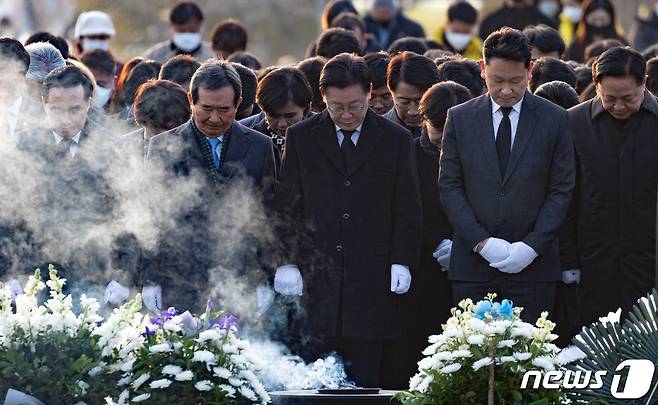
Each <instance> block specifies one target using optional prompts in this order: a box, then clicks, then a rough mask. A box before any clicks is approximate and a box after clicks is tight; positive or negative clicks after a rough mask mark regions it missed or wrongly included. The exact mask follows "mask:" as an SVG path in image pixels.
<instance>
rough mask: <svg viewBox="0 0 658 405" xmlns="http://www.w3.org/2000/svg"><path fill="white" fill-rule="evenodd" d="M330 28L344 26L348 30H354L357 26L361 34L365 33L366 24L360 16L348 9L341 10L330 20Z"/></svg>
mask: <svg viewBox="0 0 658 405" xmlns="http://www.w3.org/2000/svg"><path fill="white" fill-rule="evenodd" d="M331 28H345V29H346V30H348V31H354V30H355V29H356V28H358V29H359V30H361V33H362V34H365V33H366V24H365V23H364V22H363V20H362V19H361V17H359V16H358V14H356V13H351V12H349V11H345V12H342V13H340V14H338V15H337V16H336V17H335V18H334V19H333V20H331Z"/></svg>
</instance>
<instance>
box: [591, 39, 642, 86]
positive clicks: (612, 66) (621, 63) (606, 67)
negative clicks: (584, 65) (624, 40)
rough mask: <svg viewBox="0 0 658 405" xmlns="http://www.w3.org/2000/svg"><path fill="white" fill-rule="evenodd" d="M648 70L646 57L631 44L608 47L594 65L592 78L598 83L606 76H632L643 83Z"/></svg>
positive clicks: (637, 81) (639, 83) (638, 82)
mask: <svg viewBox="0 0 658 405" xmlns="http://www.w3.org/2000/svg"><path fill="white" fill-rule="evenodd" d="M646 72H647V68H646V61H645V60H644V57H643V56H642V54H641V53H639V52H638V51H636V50H635V49H633V48H631V47H630V46H625V47H617V48H612V49H608V50H607V51H605V52H603V54H601V56H599V57H598V58H596V61H595V62H594V65H592V78H593V79H594V83H597V84H598V83H601V80H603V78H604V77H606V76H611V77H624V76H632V77H633V78H635V82H636V83H637V84H638V85H641V84H643V83H644V81H645V78H646Z"/></svg>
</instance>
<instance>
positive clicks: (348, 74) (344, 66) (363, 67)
mask: <svg viewBox="0 0 658 405" xmlns="http://www.w3.org/2000/svg"><path fill="white" fill-rule="evenodd" d="M354 84H358V85H359V86H361V88H362V89H363V90H364V91H365V92H366V93H368V92H370V71H369V70H368V64H367V63H366V61H365V59H363V57H361V56H358V55H354V54H349V53H341V54H340V55H337V56H334V57H333V58H331V59H330V60H329V61H328V62H327V64H326V65H324V67H323V68H322V72H321V73H320V92H321V93H322V94H326V93H327V89H328V88H329V87H338V88H339V89H344V88H345V87H349V86H352V85H354Z"/></svg>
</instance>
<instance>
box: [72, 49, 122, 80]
mask: <svg viewBox="0 0 658 405" xmlns="http://www.w3.org/2000/svg"><path fill="white" fill-rule="evenodd" d="M80 62H82V63H84V64H85V66H87V67H88V68H89V69H94V70H99V71H101V72H103V73H105V74H108V75H113V74H115V73H116V67H117V65H116V62H115V61H114V56H112V54H111V53H110V51H106V50H104V49H91V50H89V51H84V52H83V53H82V55H80Z"/></svg>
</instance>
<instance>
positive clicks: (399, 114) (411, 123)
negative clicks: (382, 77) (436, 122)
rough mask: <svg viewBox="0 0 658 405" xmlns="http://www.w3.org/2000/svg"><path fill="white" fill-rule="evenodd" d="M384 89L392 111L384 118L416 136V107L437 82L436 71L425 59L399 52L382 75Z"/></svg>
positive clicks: (437, 72) (434, 65) (418, 122)
mask: <svg viewBox="0 0 658 405" xmlns="http://www.w3.org/2000/svg"><path fill="white" fill-rule="evenodd" d="M386 81H387V84H388V89H389V90H390V91H391V94H393V108H391V110H390V111H389V112H388V113H386V114H385V115H384V118H388V119H389V120H391V121H392V122H395V123H396V124H399V125H402V126H403V127H405V128H407V129H408V130H409V131H411V133H412V134H413V137H414V138H418V137H419V136H420V128H421V126H420V124H421V117H420V112H419V109H418V106H419V104H420V99H421V97H423V93H425V92H426V91H427V89H429V88H430V87H432V85H433V84H435V83H438V82H439V69H438V68H437V67H436V64H435V63H434V62H433V61H432V60H431V59H430V58H426V57H425V56H421V55H418V54H416V53H414V52H409V51H406V52H402V53H399V54H397V55H395V56H394V57H393V59H391V62H390V63H389V65H388V72H387V75H386Z"/></svg>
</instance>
